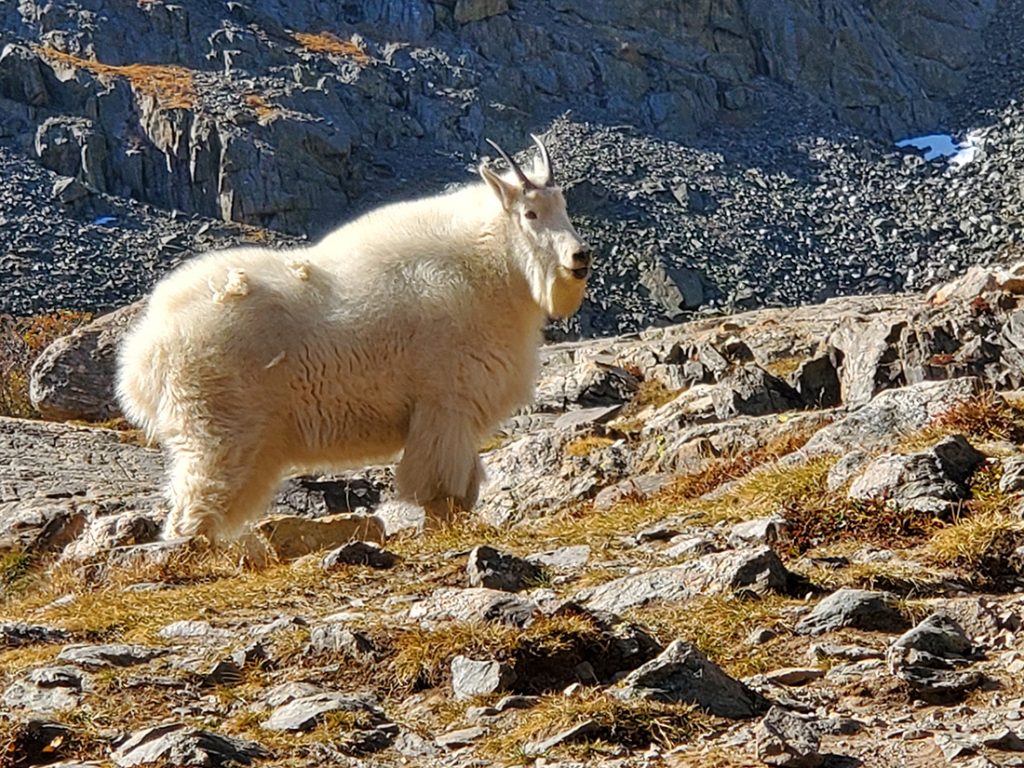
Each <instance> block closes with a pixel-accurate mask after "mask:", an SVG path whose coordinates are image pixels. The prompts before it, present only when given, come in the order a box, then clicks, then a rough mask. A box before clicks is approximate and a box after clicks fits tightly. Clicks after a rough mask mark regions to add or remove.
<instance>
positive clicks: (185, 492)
mask: <svg viewBox="0 0 1024 768" xmlns="http://www.w3.org/2000/svg"><path fill="white" fill-rule="evenodd" d="M533 139H534V141H535V142H536V144H537V147H538V149H539V152H538V155H537V159H536V161H535V163H534V166H533V167H532V169H531V171H530V173H529V175H528V174H527V173H526V172H524V171H523V169H522V168H521V167H520V166H519V165H518V164H517V163H516V162H515V161H514V160H513V159H512V158H511V157H509V156H508V155H507V154H506V153H505V152H504V151H503V150H502V149H501V148H500V147H498V145H497V144H494V143H493V142H492V143H491V145H492V146H493V147H494V148H495V149H496V150H497V151H498V152H499V154H500V155H501V156H502V157H503V158H504V159H505V161H506V162H507V163H508V164H509V166H510V168H509V170H508V171H506V172H505V173H504V174H499V173H497V172H496V171H494V170H492V168H491V167H490V166H488V165H487V164H486V163H483V164H481V165H480V167H479V173H480V176H481V177H482V178H483V182H484V183H482V184H481V183H477V184H471V185H468V186H466V187H464V188H462V189H460V190H458V191H455V192H452V193H449V194H442V195H437V196H433V197H426V198H423V199H419V200H413V201H409V202H401V203H395V204H391V205H387V206H384V207H381V208H378V209H376V210H374V211H371V212H370V213H367V214H365V215H363V216H361V217H359V218H357V219H355V220H354V221H352V222H351V223H349V224H346V225H344V226H342V227H340V228H339V229H337V230H335V231H333V232H331V233H330V234H328V235H327V236H326V237H325V238H324V239H323V240H321V241H320V242H318V243H316V244H315V245H312V246H309V247H304V248H298V249H295V250H290V251H273V250H267V249H262V248H234V249H229V250H225V251H220V252H213V253H207V254H204V255H202V256H199V257H196V258H195V259H193V260H191V261H189V262H187V263H185V264H183V265H182V266H180V267H179V268H177V269H176V270H175V271H173V272H172V273H171V274H170V275H168V276H167V277H165V278H164V279H163V280H161V281H160V282H159V283H158V284H157V286H156V288H155V289H154V291H153V293H152V295H151V297H150V299H149V301H148V304H147V307H146V309H145V311H144V313H143V314H142V315H141V316H140V318H139V319H138V320H137V321H136V322H135V324H134V325H133V326H132V328H131V329H130V331H129V333H128V335H127V336H126V338H125V340H124V342H123V344H122V347H121V350H120V358H119V371H118V381H117V395H118V399H119V401H120V403H121V405H122V407H123V410H124V413H125V415H126V416H127V417H128V418H129V420H130V421H132V422H134V423H135V424H137V425H139V426H141V427H142V428H143V430H144V431H145V432H146V434H147V436H149V438H150V439H151V440H156V441H158V442H159V443H161V444H162V445H163V447H164V449H165V451H166V453H167V456H168V459H169V491H168V494H169V502H170V512H169V514H168V517H167V521H166V524H165V526H164V535H165V536H168V537H171V536H191V535H200V534H201V535H204V536H206V537H207V538H209V539H210V540H211V541H219V540H223V539H226V538H230V537H233V536H236V535H238V533H239V532H240V531H241V529H242V528H243V527H244V525H245V524H246V523H248V522H250V521H252V520H254V519H255V518H257V517H259V516H260V515H261V514H262V513H263V512H264V511H265V510H266V509H267V507H268V506H269V504H270V502H271V500H272V498H273V495H274V493H275V491H276V489H277V487H278V485H279V484H280V482H281V480H282V479H283V477H284V476H285V475H287V474H288V473H295V472H299V471H303V470H311V469H315V468H324V467H337V466H339V465H349V466H351V465H353V464H358V463H368V462H372V461H377V460H383V459H387V458H390V457H391V456H394V455H395V454H396V453H398V451H399V450H401V449H403V448H404V451H403V455H402V458H401V460H400V462H399V465H398V469H397V473H396V477H395V480H396V486H397V490H398V495H399V498H400V499H402V500H406V501H413V502H415V503H417V504H420V505H422V506H423V507H424V509H425V510H426V512H427V515H428V519H430V520H436V519H438V518H442V519H443V517H444V516H445V515H446V513H447V511H448V510H449V509H450V505H451V504H455V505H458V506H459V507H462V508H465V509H469V508H470V507H472V506H473V504H474V503H475V502H476V499H477V494H478V490H479V486H480V482H481V479H482V467H481V464H480V460H479V458H478V450H479V446H480V445H481V443H482V441H483V440H484V439H485V438H486V437H487V436H489V434H490V433H491V432H492V430H493V429H494V428H495V426H496V425H497V424H498V422H499V421H500V420H501V419H503V418H505V417H506V416H508V415H509V414H510V413H511V412H512V411H513V410H514V409H515V408H516V407H518V406H520V405H522V404H523V403H524V402H526V401H527V400H528V399H529V398H530V396H531V395H532V391H533V384H534V378H535V373H536V366H537V348H538V345H539V343H540V340H541V330H542V327H543V325H544V323H545V320H546V318H547V317H548V316H551V317H567V316H569V315H571V314H572V313H574V312H575V311H576V310H577V309H578V308H579V306H580V303H581V302H582V300H583V294H584V289H585V287H586V281H587V275H588V272H589V269H590V265H591V250H590V249H589V248H588V247H587V246H586V245H585V244H584V243H583V242H582V240H581V239H580V237H579V235H578V234H577V233H576V231H575V229H574V228H573V226H572V224H571V223H570V221H569V217H568V215H567V213H566V206H565V199H564V197H563V196H562V192H561V190H560V189H559V188H558V187H557V186H555V183H554V178H553V172H552V164H551V159H550V157H549V155H548V151H547V149H546V148H545V147H544V144H543V142H541V140H540V139H539V138H537V137H536V136H534V137H533Z"/></svg>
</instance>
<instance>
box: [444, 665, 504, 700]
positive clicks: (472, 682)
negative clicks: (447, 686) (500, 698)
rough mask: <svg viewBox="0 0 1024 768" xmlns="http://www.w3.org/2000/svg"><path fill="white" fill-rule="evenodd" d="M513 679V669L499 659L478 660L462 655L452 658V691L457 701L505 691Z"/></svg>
mask: <svg viewBox="0 0 1024 768" xmlns="http://www.w3.org/2000/svg"><path fill="white" fill-rule="evenodd" d="M515 679H516V673H515V670H513V669H512V667H511V666H509V665H508V664H504V663H502V662H500V661H490V660H483V661H478V660H476V659H470V658H467V657H466V656H462V655H459V656H456V657H455V658H454V659H452V691H453V692H454V693H455V698H456V700H458V701H465V700H467V699H472V698H473V697H475V696H486V695H488V694H492V693H500V692H501V691H507V690H508V689H509V687H510V686H511V685H512V683H514V682H515Z"/></svg>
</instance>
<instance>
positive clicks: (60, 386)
mask: <svg viewBox="0 0 1024 768" xmlns="http://www.w3.org/2000/svg"><path fill="white" fill-rule="evenodd" d="M142 306H143V305H142V302H136V303H134V304H129V305H128V306H126V307H122V308H121V309H119V310H117V311H115V312H111V313H110V314H107V315H102V316H101V317H98V318H96V319H95V320H93V321H92V322H89V323H86V324H85V325H83V326H81V327H80V328H77V329H76V330H74V331H72V332H71V333H70V334H69V335H67V336H63V337H61V338H59V339H57V340H56V341H55V342H53V343H52V344H51V345H50V346H48V347H47V348H46V349H45V350H43V352H42V354H41V355H39V357H37V358H36V361H35V362H34V363H33V364H32V370H31V373H30V379H29V397H30V398H31V399H32V405H33V406H34V407H35V408H36V410H38V411H39V412H40V413H41V414H42V415H43V418H46V419H50V420H52V421H70V420H80V421H109V420H111V419H114V418H116V417H118V416H120V415H121V411H120V407H119V406H118V404H117V401H116V399H115V397H114V379H115V373H116V369H117V349H118V345H119V344H120V341H121V337H122V336H123V335H124V333H125V331H126V330H127V329H128V326H129V325H131V322H132V320H134V319H135V317H136V315H138V313H139V312H140V311H141V309H142Z"/></svg>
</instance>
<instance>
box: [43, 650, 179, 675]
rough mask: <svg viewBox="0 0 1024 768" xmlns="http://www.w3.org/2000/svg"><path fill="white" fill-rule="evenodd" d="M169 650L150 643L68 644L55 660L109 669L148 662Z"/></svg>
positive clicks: (89, 667)
mask: <svg viewBox="0 0 1024 768" xmlns="http://www.w3.org/2000/svg"><path fill="white" fill-rule="evenodd" d="M170 652H171V651H170V649H169V648H157V647H154V646H151V645H121V644H111V645H69V646H68V647H66V648H64V649H63V650H62V651H61V652H60V653H59V654H58V655H57V661H65V662H68V663H69V664H76V665H77V666H79V667H84V668H85V669H110V668H113V667H132V666H135V665H136V664H148V663H149V662H150V661H152V660H153V659H156V658H159V657H160V656H166V655H167V654H169V653H170Z"/></svg>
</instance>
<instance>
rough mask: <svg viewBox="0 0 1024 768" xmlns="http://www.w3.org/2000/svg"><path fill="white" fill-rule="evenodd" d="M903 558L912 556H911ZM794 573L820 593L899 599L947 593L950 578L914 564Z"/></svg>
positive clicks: (946, 573)
mask: <svg viewBox="0 0 1024 768" xmlns="http://www.w3.org/2000/svg"><path fill="white" fill-rule="evenodd" d="M906 554H908V555H909V554H912V553H910V552H908V553H906ZM793 570H794V571H796V572H797V573H800V574H801V575H802V576H805V577H806V578H807V579H809V580H810V581H812V582H813V583H814V584H816V585H818V586H819V587H821V588H822V589H825V590H828V591H834V590H836V589H839V588H841V587H852V588H855V589H882V590H886V591H889V592H893V593H895V594H898V595H939V594H944V593H947V592H948V591H949V588H950V584H951V579H952V576H953V574H952V573H950V572H949V571H945V570H941V569H937V568H928V567H926V565H925V564H923V563H921V562H918V561H916V560H912V559H908V560H895V561H892V562H880V563H853V564H851V565H848V566H845V567H843V568H825V567H821V566H812V567H810V568H804V567H800V566H799V565H795V566H794V567H793Z"/></svg>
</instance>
